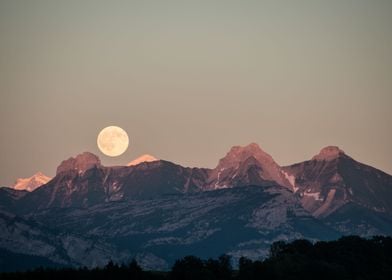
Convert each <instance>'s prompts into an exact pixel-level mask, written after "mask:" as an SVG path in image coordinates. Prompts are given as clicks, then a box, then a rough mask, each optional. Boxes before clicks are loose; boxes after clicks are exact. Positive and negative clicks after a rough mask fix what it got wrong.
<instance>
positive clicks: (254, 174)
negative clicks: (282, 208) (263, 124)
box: [206, 143, 293, 189]
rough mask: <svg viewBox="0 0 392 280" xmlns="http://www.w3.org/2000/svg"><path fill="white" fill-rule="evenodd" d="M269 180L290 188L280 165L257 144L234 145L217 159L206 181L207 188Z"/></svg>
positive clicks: (253, 183)
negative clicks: (217, 161) (215, 165)
mask: <svg viewBox="0 0 392 280" xmlns="http://www.w3.org/2000/svg"><path fill="white" fill-rule="evenodd" d="M266 181H271V182H276V183H277V184H279V185H281V186H283V187H286V188H288V189H292V188H293V186H292V184H291V183H290V181H289V180H288V178H286V175H285V174H284V172H282V169H281V168H280V166H279V165H278V164H277V163H276V162H275V161H274V160H273V158H272V157H271V156H270V155H269V154H267V153H266V152H264V151H263V150H262V149H261V148H260V147H259V146H258V145H257V144H255V143H252V144H249V145H247V146H245V147H240V146H235V147H233V148H231V150H230V151H229V152H228V153H227V155H226V156H225V157H224V158H222V159H221V160H220V161H219V164H218V165H217V167H216V168H215V169H213V170H212V171H211V172H210V174H209V177H208V181H207V182H206V188H207V189H220V188H229V187H238V186H246V185H259V184H263V182H266Z"/></svg>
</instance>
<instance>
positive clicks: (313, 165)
mask: <svg viewBox="0 0 392 280" xmlns="http://www.w3.org/2000/svg"><path fill="white" fill-rule="evenodd" d="M283 169H284V170H285V172H287V173H288V174H290V175H291V176H294V177H295V185H296V187H297V188H298V191H297V193H298V194H299V195H300V197H301V201H302V205H303V206H304V207H305V209H307V210H308V211H310V212H311V213H312V214H313V215H314V216H316V217H327V216H329V215H330V214H332V213H334V212H335V211H337V210H338V209H340V208H341V207H343V206H344V205H346V204H348V203H355V204H358V205H359V206H361V207H365V208H368V209H370V210H372V211H376V212H381V213H389V214H392V176H390V175H388V174H386V173H384V172H382V171H380V170H377V169H375V168H373V167H370V166H367V165H364V164H362V163H359V162H357V161H355V160H354V159H352V158H351V157H349V156H348V155H346V154H345V153H344V152H343V151H342V150H340V149H339V148H338V147H326V148H324V149H322V150H321V151H320V153H319V154H318V155H316V156H314V157H313V158H312V159H311V160H309V161H305V162H302V163H298V164H294V165H291V166H287V167H284V168H283Z"/></svg>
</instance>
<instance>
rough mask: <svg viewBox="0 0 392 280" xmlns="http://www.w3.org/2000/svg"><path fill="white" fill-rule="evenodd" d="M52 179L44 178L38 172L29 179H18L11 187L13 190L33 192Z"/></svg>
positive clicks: (44, 176) (43, 175)
mask: <svg viewBox="0 0 392 280" xmlns="http://www.w3.org/2000/svg"><path fill="white" fill-rule="evenodd" d="M51 179H52V178H50V177H48V176H46V175H45V174H43V173H42V172H38V173H36V174H34V175H33V176H31V177H29V178H20V179H18V180H17V181H16V182H15V184H14V185H13V186H12V188H13V189H15V190H26V191H29V192H32V191H34V190H35V189H37V188H39V187H40V186H42V185H45V184H46V183H48V182H49V181H50V180H51Z"/></svg>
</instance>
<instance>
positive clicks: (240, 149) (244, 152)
mask: <svg viewBox="0 0 392 280" xmlns="http://www.w3.org/2000/svg"><path fill="white" fill-rule="evenodd" d="M250 157H253V158H255V159H256V160H257V161H259V162H262V163H265V162H271V163H274V160H273V159H272V157H271V156H270V155H269V154H267V153H266V152H264V151H263V150H262V149H261V148H260V146H259V145H257V144H256V143H251V144H249V145H247V146H234V147H232V148H231V149H230V151H229V152H228V153H227V154H226V156H225V157H224V158H222V159H221V160H220V161H219V165H218V166H219V168H228V167H234V166H238V165H239V164H240V163H242V162H245V161H246V160H247V159H248V158H250Z"/></svg>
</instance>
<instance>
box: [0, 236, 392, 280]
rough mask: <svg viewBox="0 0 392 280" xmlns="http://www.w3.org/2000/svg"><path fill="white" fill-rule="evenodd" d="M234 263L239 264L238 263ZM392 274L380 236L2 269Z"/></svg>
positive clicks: (75, 273) (210, 276)
mask: <svg viewBox="0 0 392 280" xmlns="http://www.w3.org/2000/svg"><path fill="white" fill-rule="evenodd" d="M233 265H234V267H235V268H233ZM391 273H392V238H391V237H382V236H375V237H373V238H371V239H364V238H361V237H358V236H347V237H342V238H340V239H339V240H336V241H328V242H325V241H321V242H316V243H312V242H310V241H308V240H304V239H301V240H296V241H293V242H291V243H285V242H283V241H278V242H275V243H273V244H272V245H271V248H270V252H269V257H268V258H266V259H264V260H257V261H252V260H249V259H247V258H241V259H240V260H239V263H238V264H233V263H232V262H231V259H230V257H229V256H227V255H222V256H221V257H219V258H218V259H207V260H202V259H200V258H198V257H195V256H186V257H184V258H182V259H179V260H177V261H176V262H175V264H174V265H173V267H172V268H171V271H164V272H154V271H143V270H142V269H141V267H140V266H139V265H138V264H137V262H136V261H132V262H131V263H129V264H127V265H125V264H121V265H118V264H115V263H113V262H112V261H110V262H109V263H108V264H107V265H106V266H105V267H103V268H95V269H87V268H80V269H66V268H62V269H55V268H52V269H50V268H48V269H42V268H41V269H36V270H33V271H27V272H18V273H15V272H14V273H2V274H0V279H4V280H6V279H40V280H45V279H58V280H61V279H73V280H77V279H162V280H164V279H167V280H182V279H186V280H198V279H203V280H225V279H233V280H245V279H246V280H252V279H276V280H280V279H284V280H288V279H289V280H290V279H293V280H294V279H301V280H306V279H328V280H330V279H363V280H366V279H372V280H373V279H380V280H382V279H389V277H390V275H391Z"/></svg>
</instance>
